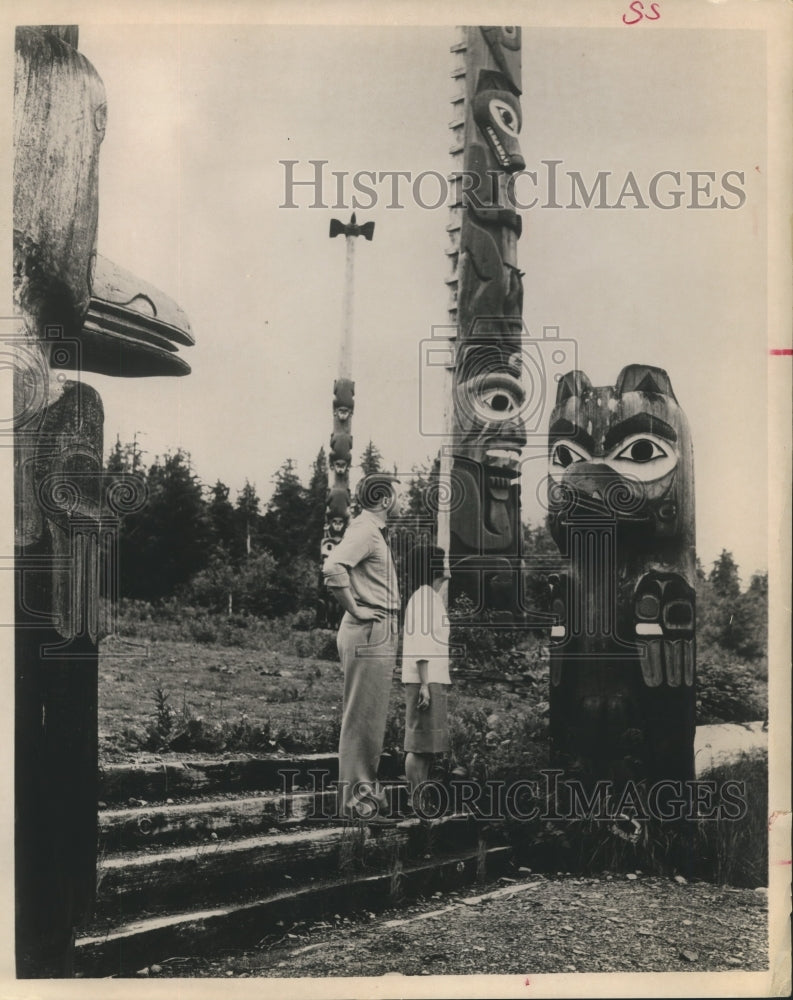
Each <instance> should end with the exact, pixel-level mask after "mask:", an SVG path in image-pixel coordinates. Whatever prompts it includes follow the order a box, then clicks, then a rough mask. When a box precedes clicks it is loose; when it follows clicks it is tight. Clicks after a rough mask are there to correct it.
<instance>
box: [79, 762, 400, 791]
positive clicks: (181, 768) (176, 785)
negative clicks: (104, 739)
mask: <svg viewBox="0 0 793 1000" xmlns="http://www.w3.org/2000/svg"><path fill="white" fill-rule="evenodd" d="M401 770H402V764H401V760H400V758H399V756H398V755H396V754H383V756H382V757H381V758H380V777H381V778H383V779H386V778H397V777H398V776H399V774H400V772H401ZM338 773H339V759H338V754H327V753H312V754H299V755H290V756H284V755H280V756H278V755H268V756H262V757H250V756H246V757H232V758H228V759H226V760H218V759H217V758H215V759H212V758H207V759H190V760H169V759H167V758H163V759H162V760H159V761H146V762H144V763H122V764H105V765H104V766H102V767H100V768H99V800H100V802H104V803H122V802H123V803H126V802H127V801H128V800H129V799H130V798H136V799H143V800H144V801H146V802H165V800H166V799H169V798H170V799H177V798H183V797H187V796H191V795H207V794H213V793H218V792H251V791H264V790H271V791H288V790H289V789H290V788H291V787H292V784H294V785H303V786H313V785H319V784H321V777H320V776H321V775H323V774H324V775H325V782H326V783H328V782H331V781H335V780H336V778H337V777H338ZM312 774H313V777H312Z"/></svg>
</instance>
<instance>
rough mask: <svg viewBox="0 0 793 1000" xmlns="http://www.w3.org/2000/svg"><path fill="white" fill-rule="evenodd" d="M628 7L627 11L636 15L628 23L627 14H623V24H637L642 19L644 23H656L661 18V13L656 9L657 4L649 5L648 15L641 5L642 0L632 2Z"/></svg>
mask: <svg viewBox="0 0 793 1000" xmlns="http://www.w3.org/2000/svg"><path fill="white" fill-rule="evenodd" d="M628 7H629V9H630V10H631V11H633V13H634V14H635V15H636V17H634V19H633V20H632V21H629V20H628V15H627V14H623V15H622V23H623V24H638V23H639V21H641V20H642V18H644V20H646V21H657V20H658V18H659V17H660V16H661V12H660V11H659V9H658V7H659V4H657V3H651V4H650V13H649V14H648V13H647V11H646V10H645V9H644V4H643V3H642V0H633V2H632V3H630V4H629V5H628Z"/></svg>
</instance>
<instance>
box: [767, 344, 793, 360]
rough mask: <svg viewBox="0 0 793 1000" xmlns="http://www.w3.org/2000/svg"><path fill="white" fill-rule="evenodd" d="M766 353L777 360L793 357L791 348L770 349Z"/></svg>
mask: <svg viewBox="0 0 793 1000" xmlns="http://www.w3.org/2000/svg"><path fill="white" fill-rule="evenodd" d="M768 353H769V354H771V355H773V356H774V357H778V358H789V357H791V355H793V347H772V348H771V349H770V350H769V352H768Z"/></svg>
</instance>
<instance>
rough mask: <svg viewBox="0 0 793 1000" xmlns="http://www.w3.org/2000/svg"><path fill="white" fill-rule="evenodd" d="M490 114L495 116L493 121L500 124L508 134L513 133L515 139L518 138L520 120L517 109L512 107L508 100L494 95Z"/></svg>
mask: <svg viewBox="0 0 793 1000" xmlns="http://www.w3.org/2000/svg"><path fill="white" fill-rule="evenodd" d="M490 115H491V117H492V118H493V121H494V122H496V123H497V124H498V125H500V126H501V128H502V129H503V130H504V131H505V132H506V133H507V135H511V136H513V137H514V138H515V139H517V138H518V135H519V133H520V120H519V118H518V116H517V114H516V113H515V109H514V108H512V107H510V105H509V104H507V102H506V101H502V100H501V99H500V98H498V97H494V98H493V100H492V101H491V102H490Z"/></svg>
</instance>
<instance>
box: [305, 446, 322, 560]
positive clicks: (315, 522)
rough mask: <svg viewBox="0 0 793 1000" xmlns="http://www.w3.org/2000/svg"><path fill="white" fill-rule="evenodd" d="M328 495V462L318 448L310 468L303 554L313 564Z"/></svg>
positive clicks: (320, 540)
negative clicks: (311, 560)
mask: <svg viewBox="0 0 793 1000" xmlns="http://www.w3.org/2000/svg"><path fill="white" fill-rule="evenodd" d="M327 495H328V460H327V458H326V457H325V449H324V448H320V449H319V452H318V453H317V457H316V458H315V459H314V464H313V465H312V466H311V479H310V480H309V484H308V495H307V501H308V519H307V522H306V537H305V544H304V546H303V553H304V554H305V555H306V556H307V557H308V558H309V559H313V560H314V561H315V562H318V561H319V548H320V544H321V542H322V532H323V529H324V527H325V503H326V500H327Z"/></svg>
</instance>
